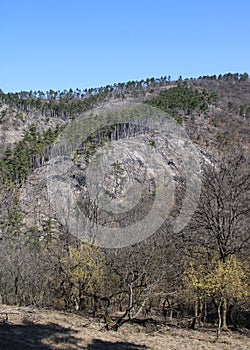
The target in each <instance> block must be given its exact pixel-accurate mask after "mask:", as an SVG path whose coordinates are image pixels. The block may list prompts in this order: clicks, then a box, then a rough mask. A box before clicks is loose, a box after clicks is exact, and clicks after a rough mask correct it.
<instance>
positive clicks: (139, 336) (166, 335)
mask: <svg viewBox="0 0 250 350" xmlns="http://www.w3.org/2000/svg"><path fill="white" fill-rule="evenodd" d="M6 315H7V316H6ZM215 337H216V329H215V328H214V327H212V328H211V327H202V328H201V329H200V330H190V329H188V328H180V327H177V326H174V325H170V324H167V325H166V324H154V323H150V322H149V323H147V324H146V326H142V325H140V324H124V325H123V326H121V327H120V328H119V330H118V331H117V332H115V331H106V330H105V329H104V324H103V323H102V322H98V320H96V319H92V318H87V317H82V316H80V315H75V314H70V313H65V312H58V311H52V310H40V309H34V308H23V307H22V308H17V307H4V306H0V349H3V350H30V349H37V350H41V349H43V350H52V349H61V350H62V349H63V350H68V349H72V350H80V349H81V350H84V349H88V350H95V349H100V350H139V349H152V350H174V349H175V350H179V349H187V350H201V349H204V350H210V349H223V350H229V349H230V350H231V349H237V350H243V349H245V350H247V349H249V348H250V331H249V330H240V331H237V332H236V331H234V332H233V331H228V332H225V333H222V335H221V337H220V338H219V340H218V341H217V342H215Z"/></svg>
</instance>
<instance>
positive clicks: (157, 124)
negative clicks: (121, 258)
mask: <svg viewBox="0 0 250 350" xmlns="http://www.w3.org/2000/svg"><path fill="white" fill-rule="evenodd" d="M179 84H180V83H179ZM179 84H177V83H176V84H172V85H171V86H162V87H161V86H157V88H155V89H153V88H152V91H151V92H149V91H147V94H146V95H145V96H143V95H140V96H139V97H138V98H137V99H136V98H135V97H133V96H128V97H127V98H125V99H124V98H123V100H124V101H123V102H119V100H117V99H116V100H115V101H114V100H112V102H111V101H108V102H107V103H105V104H104V103H101V105H100V104H99V107H97V108H95V109H91V110H90V111H89V112H85V113H83V112H79V113H78V115H77V117H75V118H70V116H68V117H64V116H60V115H56V114H55V115H54V114H53V113H52V114H51V116H48V115H46V114H43V113H41V112H39V111H38V110H37V111H34V110H33V111H29V112H20V110H18V109H15V108H14V107H10V106H9V105H8V104H1V110H0V113H1V120H0V135H1V144H2V146H3V147H2V152H3V150H4V149H6V148H7V146H12V147H14V145H15V144H16V142H17V141H19V140H21V139H22V138H23V137H24V134H25V132H26V131H27V130H29V129H30V126H31V125H34V124H35V125H36V127H37V130H38V131H41V132H42V131H44V130H47V129H49V128H51V129H55V127H56V125H61V126H65V128H64V129H63V131H62V133H61V136H60V137H59V138H58V139H57V141H56V142H55V144H54V146H52V145H51V146H49V152H48V153H50V155H49V156H48V157H46V159H45V160H44V161H43V162H42V163H41V164H40V165H39V164H38V165H37V166H36V167H34V170H33V171H32V173H31V174H30V175H29V176H28V178H27V179H26V180H25V181H24V182H23V184H22V186H21V189H20V203H21V208H22V211H23V213H24V215H25V216H24V222H25V224H26V225H27V226H28V227H30V226H34V227H38V228H41V227H42V226H43V224H44V222H46V221H48V220H50V219H53V220H55V221H56V222H57V226H58V227H64V228H65V227H67V228H70V230H71V231H72V232H73V234H74V235H76V236H81V235H83V236H84V237H85V238H86V239H92V238H91V237H88V235H87V236H85V235H86V232H90V231H91V232H93V231H95V232H98V227H99V226H101V227H105V230H110V231H112V229H114V230H115V229H118V228H119V229H121V228H126V227H127V226H128V223H129V224H130V225H131V224H136V222H137V221H142V222H143V220H142V218H143V217H145V216H146V217H148V218H149V219H148V221H145V222H143V223H142V225H144V226H145V225H147V226H149V227H151V229H152V228H153V229H158V228H159V227H160V223H162V222H163V221H164V218H166V217H168V220H169V223H173V222H174V221H176V219H177V218H178V217H180V220H179V223H178V225H179V226H178V225H177V226H178V227H179V229H181V227H182V225H184V224H185V222H186V220H187V219H185V215H186V216H187V217H189V216H190V215H191V212H192V210H194V208H195V203H196V202H197V200H198V195H199V191H200V182H199V179H200V164H201V163H202V162H206V163H209V162H212V161H213V160H214V159H215V158H216V154H217V152H218V151H219V150H223V149H226V147H228V146H229V145H237V143H238V142H240V144H241V146H243V148H244V149H245V151H246V152H249V149H250V148H249V131H250V130H249V116H248V113H249V105H250V104H249V102H250V101H249V91H250V90H249V89H250V88H249V81H248V80H246V81H244V82H239V81H237V82H236V81H234V82H232V81H229V82H226V81H222V82H220V81H213V80H206V79H201V80H191V81H188V82H183V83H181V84H182V85H179ZM171 89H176V90H175V92H174V93H175V94H177V95H176V96H175V95H174V94H173V93H171V91H172V90H171ZM178 89H179V90H178ZM180 93H182V94H184V95H181V96H179V95H178V94H180ZM213 94H216V96H217V97H216V99H215V98H214V96H215V95H213ZM188 99H192V100H188ZM199 99H200V102H199V101H198V100H199ZM137 100H140V101H142V100H144V101H145V100H147V105H145V104H144V103H142V104H139V105H138V104H137V102H136V101H137ZM184 100H185V103H184ZM162 101H163V105H164V106H165V107H164V108H166V111H165V112H164V111H163V110H162ZM190 101H191V102H190ZM197 101H198V102H197ZM54 103H56V102H54ZM202 103H203V104H202ZM204 103H205V106H204ZM150 104H153V105H158V106H159V108H152V107H151V106H150ZM138 106H140V107H138ZM190 106H191V107H192V108H191V107H190ZM157 118H158V119H157ZM176 121H177V122H176ZM191 193H192V195H191ZM155 203H156V204H155ZM190 203H191V204H190ZM190 205H191V206H190ZM185 206H186V207H185ZM183 207H185V208H186V209H185V210H186V214H185V215H184V214H183V212H182V208H183ZM187 208H191V210H190V214H187ZM153 215H155V216H156V217H157V219H156V220H155V219H152V218H153ZM86 218H87V219H86ZM86 220H87V222H86ZM155 221H156V222H155ZM181 222H182V223H181ZM151 224H152V226H150V225H151ZM154 224H155V226H154ZM134 229H135V230H139V229H140V228H139V227H136V226H135V228H134ZM176 230H178V229H177V228H176ZM114 232H115V231H114ZM124 232H125V231H124ZM126 234H128V235H129V234H130V235H131V232H126ZM131 239H132V238H131Z"/></svg>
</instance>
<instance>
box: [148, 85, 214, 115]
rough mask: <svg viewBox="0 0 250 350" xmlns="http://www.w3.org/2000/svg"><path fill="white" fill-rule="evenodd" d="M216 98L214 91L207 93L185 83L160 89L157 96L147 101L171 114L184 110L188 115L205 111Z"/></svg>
mask: <svg viewBox="0 0 250 350" xmlns="http://www.w3.org/2000/svg"><path fill="white" fill-rule="evenodd" d="M216 98H217V96H216V95H215V94H214V93H212V94H209V93H208V92H207V90H205V89H203V90H201V91H200V90H198V89H194V88H193V87H189V86H187V85H186V84H178V86H176V87H173V88H170V89H168V90H166V91H161V92H160V94H159V96H158V97H155V98H154V99H152V100H149V101H147V103H148V104H150V105H152V106H154V107H157V108H160V109H162V110H164V111H167V112H169V113H170V114H172V115H173V114H174V113H175V112H178V111H184V112H185V113H186V114H188V115H189V114H192V113H193V112H194V111H198V112H205V111H206V110H207V109H208V105H209V104H210V103H212V102H214V101H215V100H216Z"/></svg>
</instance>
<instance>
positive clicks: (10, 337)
mask: <svg viewBox="0 0 250 350" xmlns="http://www.w3.org/2000/svg"><path fill="white" fill-rule="evenodd" d="M72 333H73V331H72V330H71V329H68V328H64V327H61V326H59V325H58V324H55V323H48V324H46V325H43V324H33V323H31V322H28V321H24V322H23V324H21V325H11V324H7V323H4V324H0V349H4V350H31V349H32V350H34V349H38V350H51V349H52V348H53V346H50V345H46V344H43V340H45V339H46V340H48V341H49V343H50V344H58V343H63V344H65V349H67V348H69V347H73V348H74V349H82V348H80V347H78V346H77V341H78V339H76V338H75V337H74V336H72Z"/></svg>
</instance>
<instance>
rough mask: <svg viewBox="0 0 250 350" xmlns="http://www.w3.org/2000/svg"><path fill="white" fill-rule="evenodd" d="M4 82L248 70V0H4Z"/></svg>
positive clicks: (64, 84)
mask: <svg viewBox="0 0 250 350" xmlns="http://www.w3.org/2000/svg"><path fill="white" fill-rule="evenodd" d="M0 14H1V19H0V33H1V53H0V88H1V89H3V90H4V91H5V92H8V91H19V90H27V91H29V90H39V89H40V90H44V91H45V90H48V89H54V90H63V89H69V88H70V87H71V88H73V89H75V88H80V89H83V88H90V87H98V86H104V85H107V84H113V83H116V82H125V81H129V80H140V79H144V78H147V77H149V78H150V77H153V76H154V77H160V76H164V75H167V76H168V75H170V76H171V78H173V79H176V78H178V76H179V75H182V77H183V78H184V77H197V76H199V75H207V74H213V73H215V74H219V73H227V72H232V73H233V72H239V73H243V72H248V73H250V20H249V18H250V1H249V0H209V1H203V0H173V1H172V0H0Z"/></svg>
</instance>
